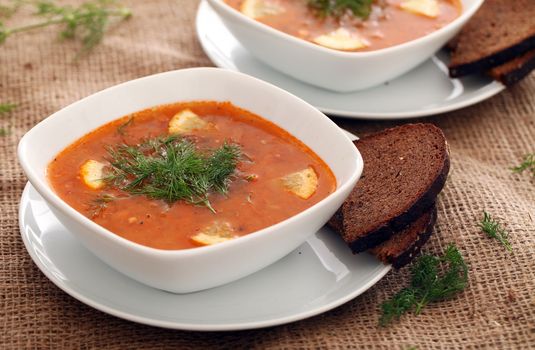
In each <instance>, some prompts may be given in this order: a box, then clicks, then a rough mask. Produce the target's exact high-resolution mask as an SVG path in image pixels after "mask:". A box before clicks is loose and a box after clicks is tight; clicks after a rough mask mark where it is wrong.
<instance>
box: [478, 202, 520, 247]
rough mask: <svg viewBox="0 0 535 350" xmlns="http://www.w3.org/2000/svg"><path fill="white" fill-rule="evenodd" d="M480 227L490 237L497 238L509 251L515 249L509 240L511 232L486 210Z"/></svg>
mask: <svg viewBox="0 0 535 350" xmlns="http://www.w3.org/2000/svg"><path fill="white" fill-rule="evenodd" d="M479 228H481V231H483V232H484V233H486V234H487V236H489V237H490V238H494V239H497V240H498V241H499V242H500V243H501V244H503V246H504V247H505V248H506V249H507V250H508V251H512V250H513V248H512V247H511V243H510V242H509V233H507V231H505V229H504V228H503V227H502V226H501V225H500V223H499V222H497V221H496V220H494V219H493V218H492V217H491V216H490V214H489V213H487V212H486V211H484V212H483V220H482V221H481V223H480V224H479Z"/></svg>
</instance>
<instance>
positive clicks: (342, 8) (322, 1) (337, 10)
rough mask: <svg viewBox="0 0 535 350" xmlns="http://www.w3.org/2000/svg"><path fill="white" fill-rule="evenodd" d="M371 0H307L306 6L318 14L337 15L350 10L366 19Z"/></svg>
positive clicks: (324, 15) (370, 8)
mask: <svg viewBox="0 0 535 350" xmlns="http://www.w3.org/2000/svg"><path fill="white" fill-rule="evenodd" d="M372 3H373V0H308V6H309V7H310V8H312V9H314V10H315V11H317V13H318V14H319V15H320V16H323V17H326V16H335V17H339V16H341V15H343V14H344V13H346V12H347V11H350V12H351V13H353V15H355V16H357V17H360V18H363V19H366V18H368V16H369V15H370V13H371V10H372Z"/></svg>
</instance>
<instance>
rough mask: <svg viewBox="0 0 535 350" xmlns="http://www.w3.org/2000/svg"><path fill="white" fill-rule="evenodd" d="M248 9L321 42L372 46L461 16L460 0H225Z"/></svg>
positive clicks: (337, 45)
mask: <svg viewBox="0 0 535 350" xmlns="http://www.w3.org/2000/svg"><path fill="white" fill-rule="evenodd" d="M225 1H226V2H227V3H228V4H229V5H231V6H232V7H234V8H236V9H237V10H239V11H241V12H242V13H243V14H244V15H246V16H248V17H251V18H253V19H255V20H257V21H260V22H262V23H264V24H267V25H269V26H271V27H273V28H275V29H278V30H280V31H283V32H285V33H288V34H290V35H293V36H296V37H298V38H301V39H304V40H308V41H310V42H313V43H316V44H318V45H321V46H324V47H328V48H331V49H334V50H342V51H371V50H378V49H382V48H386V47H390V46H394V45H398V44H401V43H404V42H407V41H410V40H414V39H417V38H419V37H422V36H425V35H427V34H429V33H431V32H433V31H435V30H437V29H440V28H441V27H443V26H445V25H446V24H448V23H450V22H451V21H453V20H454V19H455V18H457V17H458V16H459V15H460V14H461V12H462V5H461V2H460V0H225Z"/></svg>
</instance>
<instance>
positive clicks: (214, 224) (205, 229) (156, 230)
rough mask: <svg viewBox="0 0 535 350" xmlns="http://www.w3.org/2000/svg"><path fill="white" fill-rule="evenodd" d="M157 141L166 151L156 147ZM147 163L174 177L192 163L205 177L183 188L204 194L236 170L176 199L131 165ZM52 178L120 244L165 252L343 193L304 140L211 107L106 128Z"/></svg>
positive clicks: (172, 110) (57, 163) (174, 108)
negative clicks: (172, 149) (174, 150)
mask: <svg viewBox="0 0 535 350" xmlns="http://www.w3.org/2000/svg"><path fill="white" fill-rule="evenodd" d="M170 135H171V136H170ZM162 140H163V141H162ZM157 142H161V144H160V145H159V146H155V144H156V143H157ZM165 142H168V143H165ZM175 146H176V147H178V148H177V149H178V150H179V151H177V153H176V154H177V155H175V157H179V156H180V157H183V156H184V154H186V153H187V152H190V153H187V154H189V155H190V156H191V157H193V155H195V157H197V158H195V157H193V158H191V157H190V158H188V156H184V157H186V158H184V159H182V160H180V159H179V160H177V159H169V158H170V156H169V154H170V153H169V152H170V148H169V147H175ZM180 147H184V148H180ZM225 147H227V148H225ZM230 147H234V148H233V152H234V151H235V155H236V158H235V159H234V161H235V164H234V165H235V167H234V168H232V167H230V165H232V164H231V163H232V162H231V161H230V160H229V159H230V158H228V157H230V156H231V155H232V154H233V153H228V154H226V156H227V158H225V154H223V153H222V152H223V151H225V150H229V149H230ZM218 150H219V151H218ZM222 150H223V151H222ZM220 151H221V152H220ZM128 152H131V153H132V154H129V153H128ZM135 152H138V153H135ZM217 152H220V153H217ZM134 155H135V156H134ZM121 157H122V158H121ZM150 157H159V158H158V159H157V160H155V159H156V158H150ZM218 157H219V158H218ZM194 158H195V159H194ZM140 159H143V161H144V162H145V163H147V160H151V159H152V160H153V161H154V162H153V163H154V164H159V166H160V167H165V166H169V164H171V168H169V169H171V170H172V171H175V172H177V174H178V172H180V171H184V170H183V169H185V168H186V165H185V164H189V163H191V164H189V165H187V166H189V168H188V169H190V172H191V174H197V175H195V176H200V177H198V178H194V177H193V175H191V174H190V175H187V176H186V177H185V182H187V183H189V186H198V187H199V188H206V186H205V185H206V184H205V182H207V181H208V180H206V179H212V180H210V181H214V183H216V182H217V181H219V180H221V178H222V176H223V175H221V174H222V173H223V172H224V171H227V170H231V169H232V171H231V172H230V173H228V174H227V177H226V178H225V179H224V180H221V181H220V182H219V184H216V185H214V186H213V188H211V189H210V190H209V191H208V192H207V193H206V196H203V195H190V196H189V197H188V196H186V197H183V199H180V200H172V198H171V197H172V196H175V197H173V198H175V199H176V198H178V196H179V195H182V194H181V192H180V191H179V190H178V189H176V188H174V187H172V186H167V184H165V183H163V184H158V183H156V177H157V176H160V175H161V174H163V172H161V173H157V172H158V171H159V170H150V169H149V170H150V171H153V172H152V173H151V172H150V171H149V170H147V169H148V168H150V166H148V165H147V167H146V168H147V169H145V168H144V166H145V165H146V164H145V163H141V164H137V163H136V164H134V163H135V162H140ZM214 159H217V161H212V160H214ZM194 161H195V162H197V163H198V164H201V163H202V162H205V163H206V164H207V165H206V168H202V166H201V168H199V169H203V170H198V167H197V168H196V166H197V165H195V164H197V163H195V162H194ZM173 162H174V163H173ZM181 162H182V163H181ZM188 162H189V163H188ZM225 162H226V163H225ZM127 164H129V166H130V168H133V164H134V165H135V166H136V169H137V170H136V171H138V172H139V171H147V173H143V176H146V177H144V178H143V179H142V180H141V181H140V182H138V183H134V180H137V179H138V178H136V176H139V173H134V172H132V173H128V172H127V171H126V170H128V171H130V170H132V169H130V168H129V167H128V166H127ZM147 164H148V163H147ZM154 164H152V165H154ZM202 164H204V163H202ZM225 164H226V165H228V166H226V167H225ZM142 166H143V167H142ZM199 166H200V165H199ZM125 169H126V170H125ZM140 169H141V170H140ZM151 169H152V168H151ZM154 169H156V168H154ZM169 169H167V168H165V169H163V170H165V171H167V170H169ZM191 169H193V170H191ZM160 170H162V169H160ZM163 170H162V171H163ZM125 171H126V172H125ZM132 171H133V170H132ZM195 171H197V173H195ZM203 171H204V172H209V175H210V176H209V177H208V176H205V175H206V174H205V173H203ZM157 174H160V175H157ZM177 174H168V171H167V173H166V175H165V176H170V177H165V178H164V180H165V181H167V180H166V179H168V178H170V179H175V180H176V179H179V176H180V174H178V175H177ZM47 175H48V179H49V181H50V183H51V184H52V187H53V189H54V190H55V191H56V193H57V194H58V195H59V196H60V197H61V198H62V199H63V200H65V201H66V202H67V203H68V204H69V205H71V206H72V207H73V208H75V209H76V210H77V211H79V212H80V213H82V214H83V215H85V216H87V217H88V218H90V219H91V220H93V221H95V222H96V223H98V224H99V225H101V226H103V227H105V228H107V229H108V230H110V231H111V232H113V233H115V234H117V235H119V236H121V237H124V238H126V239H128V240H131V241H134V242H137V243H139V244H142V245H145V246H149V247H153V248H159V249H188V248H194V247H198V246H202V245H207V244H214V243H219V242H222V241H225V240H228V239H233V238H237V237H240V236H243V235H246V234H249V233H251V232H254V231H257V230H260V229H263V228H266V227H268V226H271V225H274V224H276V223H278V222H280V221H283V220H285V219H287V218H289V217H291V216H294V215H296V214H298V213H299V212H301V211H303V210H305V209H307V208H309V207H311V206H312V205H314V204H316V203H317V202H319V201H321V200H322V199H323V198H325V197H326V196H328V195H329V194H330V193H332V192H333V191H334V190H335V189H336V179H335V178H334V175H333V174H332V172H331V170H330V169H329V167H328V166H327V165H326V164H325V162H323V161H322V160H321V159H320V158H319V157H318V156H317V155H316V154H315V153H314V152H313V151H312V150H310V149H309V148H308V147H307V146H306V145H304V144H303V143H302V142H301V141H299V140H297V139H296V138H295V137H293V136H292V135H290V134H289V133H287V132H286V131H284V130H283V129H281V128H279V127H278V126H276V125H275V124H273V123H271V122H269V121H267V120H265V119H263V118H261V117H259V116H257V115H255V114H253V113H250V112H248V111H245V110H243V109H240V108H238V107H236V106H234V105H232V104H231V103H228V102H209V101H204V102H191V103H177V104H172V105H164V106H159V107H155V108H151V109H147V110H144V111H141V112H137V113H134V114H132V115H129V116H125V117H123V118H121V119H119V120H116V121H113V122H111V123H109V124H106V125H104V126H102V127H100V128H98V129H96V130H95V131H93V132H91V133H89V134H87V135H85V136H84V137H82V138H81V139H79V140H78V141H76V142H75V143H73V144H72V145H70V146H69V147H67V148H66V149H65V150H64V151H62V152H61V153H60V154H58V155H57V157H56V158H54V159H53V161H52V162H51V163H50V164H49V167H48V174H47ZM188 176H189V177H188ZM218 177H219V178H218ZM192 178H193V180H192ZM213 179H219V180H217V181H216V180H213ZM165 181H164V182H165ZM170 181H171V180H170ZM173 181H174V180H173ZM133 183H134V184H133ZM158 186H163V187H162V188H157V187H158ZM177 186H178V185H177ZM203 186H204V187H203ZM222 187H226V188H222ZM157 190H158V191H160V190H165V191H168V192H169V191H171V190H172V191H175V192H176V193H174V192H173V193H170V192H169V193H167V192H165V193H163V194H162V191H160V192H158V191H157ZM172 191H171V192H172ZM160 195H161V196H160ZM158 196H160V197H158Z"/></svg>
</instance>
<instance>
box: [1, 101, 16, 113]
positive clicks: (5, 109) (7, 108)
mask: <svg viewBox="0 0 535 350" xmlns="http://www.w3.org/2000/svg"><path fill="white" fill-rule="evenodd" d="M15 107H17V105H15V104H13V103H0V115H2V114H7V113H9V112H11V111H12V110H13V109H15Z"/></svg>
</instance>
